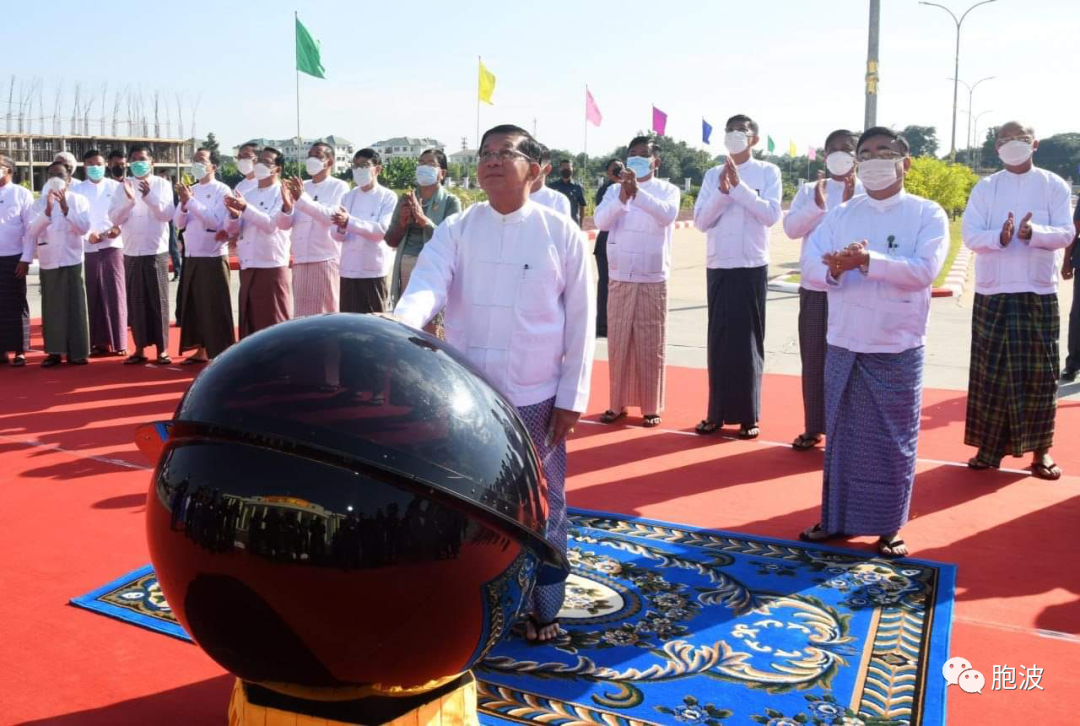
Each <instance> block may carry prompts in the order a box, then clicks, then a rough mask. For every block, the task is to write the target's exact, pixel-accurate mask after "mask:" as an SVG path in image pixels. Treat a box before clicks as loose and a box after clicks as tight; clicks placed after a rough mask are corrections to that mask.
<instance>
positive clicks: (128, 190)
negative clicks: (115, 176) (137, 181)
mask: <svg viewBox="0 0 1080 726" xmlns="http://www.w3.org/2000/svg"><path fill="white" fill-rule="evenodd" d="M131 184H132V182H131V180H130V179H125V180H124V181H123V182H121V183H120V186H122V187H123V188H124V194H126V195H127V198H128V199H130V200H131V201H133V202H134V201H135V192H133V191H132V189H131Z"/></svg>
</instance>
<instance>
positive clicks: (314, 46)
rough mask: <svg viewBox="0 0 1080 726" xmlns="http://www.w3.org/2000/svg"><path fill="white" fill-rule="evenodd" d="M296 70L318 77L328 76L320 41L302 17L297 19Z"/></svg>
mask: <svg viewBox="0 0 1080 726" xmlns="http://www.w3.org/2000/svg"><path fill="white" fill-rule="evenodd" d="M296 70H298V71H302V72H304V73H307V74H308V75H309V76H315V77H316V78H326V75H325V74H326V70H325V69H324V68H323V67H322V61H321V60H320V59H319V41H317V40H315V39H314V38H312V37H311V33H309V32H308V31H307V28H305V27H304V24H303V23H301V22H300V18H297V19H296Z"/></svg>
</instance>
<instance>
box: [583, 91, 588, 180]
mask: <svg viewBox="0 0 1080 726" xmlns="http://www.w3.org/2000/svg"><path fill="white" fill-rule="evenodd" d="M583 149H584V151H583V152H582V156H583V157H584V158H583V159H582V160H581V174H582V177H581V178H582V179H583V180H585V183H586V184H588V180H589V84H588V83H586V84H585V143H584V145H583Z"/></svg>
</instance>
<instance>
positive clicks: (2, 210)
mask: <svg viewBox="0 0 1080 726" xmlns="http://www.w3.org/2000/svg"><path fill="white" fill-rule="evenodd" d="M33 204H34V195H33V194H31V193H30V190H29V189H26V188H25V187H21V186H19V185H18V184H16V183H15V162H14V161H12V160H11V158H10V157H7V156H0V365H6V364H7V363H8V352H9V351H10V352H12V353H14V356H15V357H14V359H13V360H11V363H12V365H16V366H22V365H26V350H27V349H28V348H29V347H30V306H29V304H28V303H27V301H26V272H27V270H29V269H30V260H31V259H32V254H33V250H32V249H30V248H29V247H28V246H27V245H26V241H27V240H26V228H27V227H29V226H30V208H31V207H32V206H33Z"/></svg>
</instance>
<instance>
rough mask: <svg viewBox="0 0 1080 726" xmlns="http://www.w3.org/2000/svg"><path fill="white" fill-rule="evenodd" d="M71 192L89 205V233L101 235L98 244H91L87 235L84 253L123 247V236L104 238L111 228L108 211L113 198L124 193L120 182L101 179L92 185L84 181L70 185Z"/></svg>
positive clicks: (87, 180) (90, 182)
mask: <svg viewBox="0 0 1080 726" xmlns="http://www.w3.org/2000/svg"><path fill="white" fill-rule="evenodd" d="M71 191H73V192H75V193H76V194H78V195H79V196H81V197H82V198H83V199H85V200H86V201H87V202H88V203H89V204H90V232H96V233H98V234H99V235H101V241H100V242H97V243H91V242H90V235H89V233H87V237H86V245H85V251H86V253H87V254H91V253H94V252H97V251H98V250H106V249H112V248H122V247H123V246H124V235H122V234H121V235H117V236H116V237H115V238H114V239H109V238H108V237H106V236H105V233H106V232H108V231H109V230H110V229H112V228H113V223H112V220H111V219H109V209H110V208H111V207H112V200H113V197H115V196H116V195H117V194H123V193H124V190H123V189H121V188H120V182H118V181H116V180H115V179H102V180H101V181H99V182H97V183H94V182H92V181H90V180H89V179H86V180H85V181H81V182H77V183H75V184H72V185H71Z"/></svg>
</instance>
